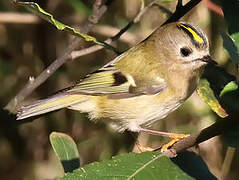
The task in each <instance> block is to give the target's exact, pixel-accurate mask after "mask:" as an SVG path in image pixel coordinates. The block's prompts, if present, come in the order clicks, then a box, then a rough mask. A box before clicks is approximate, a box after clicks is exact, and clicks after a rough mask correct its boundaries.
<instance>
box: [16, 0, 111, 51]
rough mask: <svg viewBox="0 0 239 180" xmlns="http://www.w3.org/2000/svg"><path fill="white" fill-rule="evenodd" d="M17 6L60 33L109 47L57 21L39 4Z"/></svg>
mask: <svg viewBox="0 0 239 180" xmlns="http://www.w3.org/2000/svg"><path fill="white" fill-rule="evenodd" d="M17 4H19V5H22V6H24V7H25V8H27V9H28V10H29V11H31V12H32V13H34V14H36V15H37V16H39V17H41V18H42V19H44V20H46V21H48V22H49V23H51V24H53V25H54V26H55V27H56V28H57V29H58V30H60V31H66V32H68V33H70V34H72V35H74V36H77V37H80V38H83V39H84V40H85V41H92V42H94V43H95V44H98V45H101V46H106V47H107V48H109V47H108V45H106V44H104V43H103V42H99V41H98V40H97V39H96V38H95V37H92V36H89V35H87V34H84V33H80V32H79V31H77V30H76V29H75V28H72V27H70V26H67V25H65V24H63V23H61V22H59V21H57V20H56V19H55V18H54V17H53V16H52V15H51V14H50V13H48V12H46V11H44V10H43V9H42V8H41V7H40V6H39V5H38V4H37V3H34V2H21V1H19V2H17Z"/></svg>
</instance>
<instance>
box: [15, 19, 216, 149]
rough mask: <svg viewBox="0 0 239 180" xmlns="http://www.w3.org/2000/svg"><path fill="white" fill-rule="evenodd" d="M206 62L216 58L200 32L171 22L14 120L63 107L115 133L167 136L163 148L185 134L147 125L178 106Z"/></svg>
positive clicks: (21, 110) (193, 88)
mask: <svg viewBox="0 0 239 180" xmlns="http://www.w3.org/2000/svg"><path fill="white" fill-rule="evenodd" d="M208 63H211V64H215V63H216V62H215V61H214V60H212V59H211V57H210V55H209V43H208V39H207V37H206V35H205V34H204V33H203V31H202V30H201V29H200V28H198V27H195V26H193V25H191V24H189V23H186V22H174V23H170V24H167V25H164V26H162V27H159V28H158V29H156V30H155V31H154V32H153V33H152V34H151V35H150V36H148V37H147V38H146V39H145V40H143V41H142V42H140V43H139V44H137V45H136V46H134V47H132V48H131V49H129V50H128V51H126V52H125V53H123V54H121V55H120V56H118V57H116V58H115V59H114V60H113V61H111V62H109V63H108V64H106V65H105V66H103V67H102V68H101V69H99V70H97V71H95V72H93V73H91V74H89V75H87V76H86V77H85V78H83V79H82V80H81V81H80V82H79V83H77V84H76V85H74V86H71V87H68V88H66V89H63V90H61V91H59V92H58V93H57V94H55V95H53V96H51V97H49V98H46V99H43V100H39V101H36V102H34V103H33V104H30V105H27V106H23V107H21V108H20V109H19V110H18V114H17V120H21V119H25V118H29V117H32V116H37V115H40V114H44V113H48V112H51V111H55V110H58V109H61V108H65V107H66V108H69V109H73V110H77V111H80V112H87V113H89V118H90V119H92V120H98V119H103V118H104V119H105V121H107V122H109V123H110V124H111V125H112V127H113V128H114V129H116V130H117V131H121V132H122V131H124V130H129V131H133V132H148V133H152V134H157V135H162V136H168V137H171V138H173V140H172V141H171V142H170V143H168V144H167V145H165V146H163V148H162V151H167V149H168V147H170V146H171V145H172V144H173V143H175V142H176V141H178V140H179V139H182V138H185V137H186V136H187V135H184V134H175V133H168V132H160V131H156V130H151V129H148V128H147V127H148V126H149V125H151V124H152V123H153V122H155V121H157V120H159V119H163V118H165V117H166V116H167V115H168V114H169V113H170V112H172V111H174V110H176V109H177V108H178V107H179V106H180V105H181V104H182V103H183V102H184V101H185V100H186V99H187V98H188V97H189V96H190V95H191V94H192V93H193V92H194V90H195V89H196V87H197V84H198V81H199V78H200V75H201V74H202V72H203V70H204V67H205V66H206V65H207V64H208ZM106 119H107V120H106Z"/></svg>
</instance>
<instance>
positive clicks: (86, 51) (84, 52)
mask: <svg viewBox="0 0 239 180" xmlns="http://www.w3.org/2000/svg"><path fill="white" fill-rule="evenodd" d="M157 1H158V0H155V1H153V2H151V3H149V4H148V5H147V6H146V7H144V8H142V7H143V5H142V6H141V8H140V11H139V13H138V14H137V15H136V16H135V18H134V19H133V20H132V21H130V22H129V23H128V24H127V25H126V26H125V27H124V28H123V29H121V30H120V31H119V32H118V33H117V34H116V35H115V36H113V37H112V38H109V39H107V40H106V41H104V42H106V43H108V44H111V43H112V41H115V40H117V39H119V38H120V37H121V35H122V34H124V33H125V32H126V31H127V30H128V29H129V28H130V27H131V26H132V25H133V24H136V23H138V22H139V21H140V19H141V17H142V16H143V15H144V14H145V13H146V12H147V11H148V9H149V8H150V7H152V6H153V5H154V4H155V3H156V2H157ZM103 48H104V47H103V46H99V45H94V46H91V47H89V48H86V49H82V50H79V51H73V52H72V53H71V57H72V59H76V58H79V57H80V56H84V55H87V54H90V53H93V52H95V51H98V50H101V49H103Z"/></svg>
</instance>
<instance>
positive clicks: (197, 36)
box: [177, 23, 207, 47]
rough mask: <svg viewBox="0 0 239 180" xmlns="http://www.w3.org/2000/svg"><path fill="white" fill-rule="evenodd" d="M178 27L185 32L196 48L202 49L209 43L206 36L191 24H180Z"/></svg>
mask: <svg viewBox="0 0 239 180" xmlns="http://www.w3.org/2000/svg"><path fill="white" fill-rule="evenodd" d="M177 27H178V28H179V29H180V30H183V31H184V32H185V33H186V34H187V35H188V36H189V37H190V39H191V41H192V43H193V44H194V45H195V46H196V47H202V46H205V45H206V44H207V41H206V39H205V37H204V35H203V34H202V33H201V32H199V31H198V30H197V29H195V28H194V27H193V26H191V25H189V24H183V23H179V24H177Z"/></svg>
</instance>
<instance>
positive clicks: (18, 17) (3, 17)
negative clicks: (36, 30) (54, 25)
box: [0, 12, 40, 24]
mask: <svg viewBox="0 0 239 180" xmlns="http://www.w3.org/2000/svg"><path fill="white" fill-rule="evenodd" d="M39 22H40V18H38V17H37V16H35V15H33V14H30V13H15V12H2V13H0V23H7V24H13V23H19V24H38V23H39Z"/></svg>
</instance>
